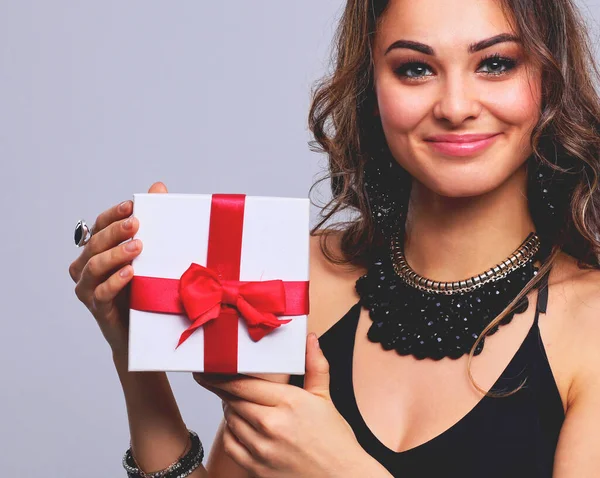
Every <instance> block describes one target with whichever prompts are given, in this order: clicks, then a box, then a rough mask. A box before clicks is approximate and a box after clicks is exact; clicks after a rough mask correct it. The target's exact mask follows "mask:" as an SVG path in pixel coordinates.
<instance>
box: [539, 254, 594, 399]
mask: <svg viewBox="0 0 600 478" xmlns="http://www.w3.org/2000/svg"><path fill="white" fill-rule="evenodd" d="M549 292H550V303H549V310H550V311H552V315H553V317H555V318H556V323H557V328H558V329H557V331H556V332H557V334H556V335H557V336H559V337H560V340H561V342H563V344H564V347H565V349H566V350H568V351H569V356H570V359H569V361H570V368H571V369H572V371H573V374H572V382H571V387H570V391H569V397H568V399H569V402H571V403H572V402H573V401H574V400H575V399H576V398H577V396H578V395H580V394H581V393H582V392H584V393H585V390H586V389H587V388H588V387H589V386H598V384H600V270H598V269H587V268H581V267H579V265H578V264H577V260H576V259H575V258H573V257H571V256H569V255H568V254H564V253H561V255H560V256H559V258H558V260H557V262H556V263H555V265H554V266H553V269H552V273H551V276H550V280H549ZM554 311H556V313H554ZM593 383H595V384H596V385H592V384H593Z"/></svg>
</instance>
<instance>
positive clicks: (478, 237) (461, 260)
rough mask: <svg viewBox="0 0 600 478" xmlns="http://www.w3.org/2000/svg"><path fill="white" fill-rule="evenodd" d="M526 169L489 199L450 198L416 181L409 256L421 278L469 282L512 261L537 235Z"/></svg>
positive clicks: (408, 226) (406, 249)
mask: <svg viewBox="0 0 600 478" xmlns="http://www.w3.org/2000/svg"><path fill="white" fill-rule="evenodd" d="M526 184H527V178H526V173H525V168H521V169H520V170H519V171H518V172H517V173H515V174H514V175H513V176H512V177H511V178H510V179H508V180H507V181H506V182H505V183H504V184H503V185H502V186H500V187H498V188H496V189H495V190H494V191H491V192H489V193H487V194H484V195H481V196H476V197H466V198H448V197H443V196H440V195H438V194H436V193H434V192H433V191H431V190H430V189H428V188H426V187H425V186H423V184H421V183H419V182H418V181H416V180H415V181H414V182H413V187H412V190H411V197H410V205H409V208H408V216H407V220H406V236H405V240H404V254H405V257H406V261H407V262H408V264H409V265H410V267H411V268H412V269H413V270H414V271H416V272H417V273H418V274H420V275H422V276H424V277H427V278H429V279H432V280H436V281H456V280H462V279H466V278H468V277H471V276H473V275H476V274H480V273H481V272H483V271H485V270H486V269H489V268H490V267H492V266H494V265H496V264H497V263H499V262H501V261H503V260H504V259H506V258H507V257H508V256H509V255H510V254H511V253H512V252H514V251H515V249H517V248H518V247H519V245H520V244H521V243H522V242H523V240H524V239H525V238H526V237H527V235H528V234H529V233H530V232H532V231H534V230H535V227H534V224H533V220H532V218H531V215H530V213H529V208H528V204H527V195H526Z"/></svg>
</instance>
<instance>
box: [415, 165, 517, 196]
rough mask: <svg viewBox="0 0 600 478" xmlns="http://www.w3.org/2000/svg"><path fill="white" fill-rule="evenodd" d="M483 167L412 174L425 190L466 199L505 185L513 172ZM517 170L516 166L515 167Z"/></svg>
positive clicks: (443, 169)
mask: <svg viewBox="0 0 600 478" xmlns="http://www.w3.org/2000/svg"><path fill="white" fill-rule="evenodd" d="M479 166H484V165H471V167H465V168H443V167H442V168H438V169H436V170H435V171H431V170H429V171H420V173H417V174H414V175H413V176H414V177H415V178H416V180H417V181H418V182H419V183H421V184H422V185H423V186H424V187H425V189H427V190H429V191H431V192H432V193H434V194H436V195H438V196H443V197H447V198H466V197H476V196H483V195H485V194H489V193H491V192H492V191H495V190H497V189H499V188H501V187H502V186H503V185H505V184H507V183H508V182H509V181H510V179H511V178H512V177H513V176H514V175H515V170H513V169H512V168H511V169H508V170H506V169H505V170H503V171H499V170H494V169H493V168H490V167H479ZM517 168H518V166H517Z"/></svg>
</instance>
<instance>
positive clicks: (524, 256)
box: [391, 232, 540, 295]
mask: <svg viewBox="0 0 600 478" xmlns="http://www.w3.org/2000/svg"><path fill="white" fill-rule="evenodd" d="M391 246H392V251H391V253H392V264H393V266H394V271H395V272H396V274H397V275H398V276H399V277H400V278H401V279H402V280H403V281H404V282H406V283H407V284H408V285H410V286H412V287H415V288H417V289H419V290H421V291H424V292H432V293H435V294H446V295H451V294H461V293H464V292H470V291H473V290H475V289H478V288H479V287H481V286H482V285H484V284H487V283H488V282H495V281H497V280H499V279H502V278H504V277H506V276H507V275H508V274H509V273H510V272H512V271H514V270H516V269H518V268H519V267H522V266H523V265H525V264H526V263H527V262H529V260H530V259H531V258H532V257H533V256H534V255H535V253H536V252H537V251H538V250H539V248H540V239H539V237H538V236H537V234H535V232H532V233H530V234H529V235H528V236H527V238H526V239H525V240H524V241H523V242H522V243H521V245H520V246H519V247H518V248H517V249H516V250H515V251H514V252H513V253H512V254H511V255H510V256H508V258H507V259H506V260H504V261H502V262H500V263H499V264H496V265H495V266H494V267H490V268H489V269H488V270H487V271H485V272H483V273H481V274H478V275H475V276H472V277H469V278H468V279H464V280H460V281H454V282H452V281H450V282H440V281H434V280H431V279H427V278H426V277H423V276H421V275H419V274H417V273H416V272H415V271H414V270H412V268H411V267H410V266H409V265H408V263H407V262H406V258H405V257H404V252H403V251H402V246H401V244H400V241H399V240H398V237H397V236H396V235H395V236H393V237H392V244H391Z"/></svg>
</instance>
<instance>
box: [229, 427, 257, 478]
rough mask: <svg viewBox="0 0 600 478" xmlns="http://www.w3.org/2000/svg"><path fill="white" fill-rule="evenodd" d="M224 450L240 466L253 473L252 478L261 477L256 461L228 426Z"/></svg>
mask: <svg viewBox="0 0 600 478" xmlns="http://www.w3.org/2000/svg"><path fill="white" fill-rule="evenodd" d="M223 450H224V451H225V454H226V455H227V456H229V457H230V458H231V459H232V460H233V461H235V462H236V463H237V464H238V465H239V466H241V467H242V468H244V469H245V470H246V471H248V472H249V473H251V476H259V472H258V466H257V465H258V463H257V461H256V459H255V458H254V457H253V456H252V454H251V453H250V451H249V450H248V449H247V448H246V447H245V446H244V444H243V443H242V442H240V441H239V440H238V439H237V437H236V436H235V435H234V434H233V432H232V431H231V430H230V429H229V427H228V426H227V425H225V427H224V429H223Z"/></svg>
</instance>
